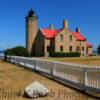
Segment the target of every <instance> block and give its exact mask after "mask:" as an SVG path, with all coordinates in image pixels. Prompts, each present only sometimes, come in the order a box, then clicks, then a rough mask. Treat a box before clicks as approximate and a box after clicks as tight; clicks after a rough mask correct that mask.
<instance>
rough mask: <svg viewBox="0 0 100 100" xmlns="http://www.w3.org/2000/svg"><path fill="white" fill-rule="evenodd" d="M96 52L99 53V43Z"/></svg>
mask: <svg viewBox="0 0 100 100" xmlns="http://www.w3.org/2000/svg"><path fill="white" fill-rule="evenodd" d="M97 53H98V54H100V45H98V47H97Z"/></svg>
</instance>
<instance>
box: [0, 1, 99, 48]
mask: <svg viewBox="0 0 100 100" xmlns="http://www.w3.org/2000/svg"><path fill="white" fill-rule="evenodd" d="M31 8H33V9H34V11H35V12H36V14H37V15H38V17H39V19H38V26H39V28H42V27H48V25H49V24H53V25H54V27H55V28H61V27H62V20H63V19H67V20H68V23H69V28H70V29H71V30H72V31H75V28H76V27H79V28H80V30H81V33H82V34H83V35H84V36H85V37H86V38H87V39H88V42H90V43H91V44H92V45H93V47H94V49H96V48H97V46H98V44H100V0H0V49H6V48H11V47H14V46H17V45H23V46H25V16H26V15H27V12H28V11H29V10H30V9H31Z"/></svg>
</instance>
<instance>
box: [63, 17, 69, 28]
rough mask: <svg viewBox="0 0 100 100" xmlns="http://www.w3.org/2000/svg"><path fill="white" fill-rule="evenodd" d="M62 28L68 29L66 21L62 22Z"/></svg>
mask: <svg viewBox="0 0 100 100" xmlns="http://www.w3.org/2000/svg"><path fill="white" fill-rule="evenodd" d="M63 28H66V29H68V21H67V20H65V19H64V20H63Z"/></svg>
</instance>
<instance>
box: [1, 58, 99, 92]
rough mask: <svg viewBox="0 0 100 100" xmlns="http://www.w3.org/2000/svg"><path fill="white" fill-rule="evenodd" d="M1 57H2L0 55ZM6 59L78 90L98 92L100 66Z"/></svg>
mask: <svg viewBox="0 0 100 100" xmlns="http://www.w3.org/2000/svg"><path fill="white" fill-rule="evenodd" d="M0 58H2V57H0ZM7 61H8V62H11V63H14V64H17V65H22V66H24V67H26V68H31V69H32V70H33V71H34V70H36V71H38V72H40V73H42V74H44V75H46V76H49V77H52V78H53V79H55V80H58V81H61V82H63V83H65V84H69V85H71V86H73V87H75V88H78V89H80V90H84V91H86V92H91V93H93V92H94V93H100V68H99V67H96V68H89V67H87V66H84V67H81V66H79V65H78V64H72V63H60V62H55V61H48V60H42V59H35V58H28V57H18V56H7Z"/></svg>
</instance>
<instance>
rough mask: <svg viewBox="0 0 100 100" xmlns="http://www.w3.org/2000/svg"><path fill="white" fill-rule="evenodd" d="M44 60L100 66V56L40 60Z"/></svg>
mask: <svg viewBox="0 0 100 100" xmlns="http://www.w3.org/2000/svg"><path fill="white" fill-rule="evenodd" d="M42 59H46V60H53V61H60V62H71V63H78V64H92V65H97V66H100V56H93V57H69V58H53V57H48V58H42Z"/></svg>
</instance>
